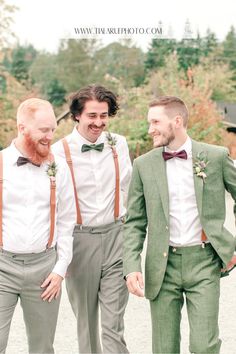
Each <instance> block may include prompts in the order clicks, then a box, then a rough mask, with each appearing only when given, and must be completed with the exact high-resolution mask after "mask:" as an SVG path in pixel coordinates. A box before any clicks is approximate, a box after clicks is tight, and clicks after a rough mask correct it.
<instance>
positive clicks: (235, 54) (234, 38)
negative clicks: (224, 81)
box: [222, 26, 236, 80]
mask: <svg viewBox="0 0 236 354" xmlns="http://www.w3.org/2000/svg"><path fill="white" fill-rule="evenodd" d="M222 45H223V56H224V60H226V61H227V62H228V63H229V66H230V69H231V70H233V71H234V80H236V33H235V28H234V27H233V26H231V28H230V30H229V32H228V34H227V35H226V38H225V40H224V41H223V43H222Z"/></svg>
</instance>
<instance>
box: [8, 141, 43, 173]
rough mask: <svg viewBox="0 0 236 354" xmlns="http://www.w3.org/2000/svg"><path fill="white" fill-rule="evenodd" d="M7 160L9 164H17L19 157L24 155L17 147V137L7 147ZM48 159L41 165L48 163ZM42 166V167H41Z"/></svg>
mask: <svg viewBox="0 0 236 354" xmlns="http://www.w3.org/2000/svg"><path fill="white" fill-rule="evenodd" d="M7 151H8V152H7V154H8V155H7V161H8V163H9V164H12V165H16V163H17V160H18V157H20V156H24V155H23V154H22V153H21V152H20V151H19V150H18V149H17V147H16V145H15V139H14V140H13V141H12V142H11V144H10V145H9V146H8V148H7ZM47 164H48V161H44V162H43V163H42V164H41V166H44V165H47ZM41 166H40V167H41Z"/></svg>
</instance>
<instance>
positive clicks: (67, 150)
mask: <svg viewBox="0 0 236 354" xmlns="http://www.w3.org/2000/svg"><path fill="white" fill-rule="evenodd" d="M62 144H63V148H64V151H65V156H66V162H67V164H68V166H69V169H70V173H71V177H72V182H73V188H74V196H75V205H76V211H77V224H79V225H82V217H81V212H80V207H79V199H78V194H77V190H76V183H75V175H74V169H73V162H72V158H71V153H70V148H69V145H68V142H67V140H66V139H65V138H63V139H62Z"/></svg>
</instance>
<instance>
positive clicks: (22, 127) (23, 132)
mask: <svg viewBox="0 0 236 354" xmlns="http://www.w3.org/2000/svg"><path fill="white" fill-rule="evenodd" d="M18 131H19V133H20V134H21V135H24V134H25V126H24V124H23V123H20V124H18Z"/></svg>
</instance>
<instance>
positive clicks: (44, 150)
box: [24, 133, 51, 165]
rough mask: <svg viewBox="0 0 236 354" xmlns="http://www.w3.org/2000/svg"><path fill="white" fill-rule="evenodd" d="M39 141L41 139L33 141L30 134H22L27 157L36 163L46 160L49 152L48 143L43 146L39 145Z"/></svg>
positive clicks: (39, 163)
mask: <svg viewBox="0 0 236 354" xmlns="http://www.w3.org/2000/svg"><path fill="white" fill-rule="evenodd" d="M40 141H43V139H41V140H38V141H34V140H33V139H32V138H31V135H30V134H28V133H27V134H25V135H24V148H25V151H26V153H27V157H28V158H29V159H30V161H31V162H33V163H34V164H36V165H41V164H42V163H43V162H44V161H47V160H48V158H49V154H50V145H51V144H50V143H48V145H45V147H43V146H42V145H40Z"/></svg>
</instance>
